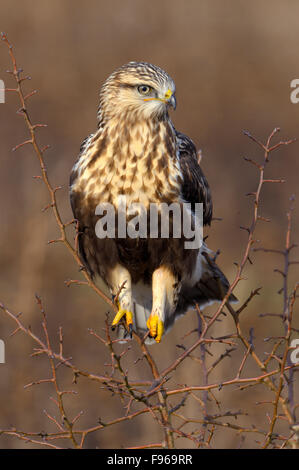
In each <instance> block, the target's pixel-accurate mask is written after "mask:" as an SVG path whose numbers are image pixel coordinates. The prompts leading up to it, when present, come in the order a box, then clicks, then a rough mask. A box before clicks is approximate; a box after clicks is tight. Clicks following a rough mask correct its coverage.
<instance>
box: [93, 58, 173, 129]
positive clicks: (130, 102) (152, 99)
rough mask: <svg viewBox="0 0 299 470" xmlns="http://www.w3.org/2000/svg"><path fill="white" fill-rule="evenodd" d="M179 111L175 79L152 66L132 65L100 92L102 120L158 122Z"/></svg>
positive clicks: (127, 65) (143, 63)
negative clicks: (157, 119)
mask: <svg viewBox="0 0 299 470" xmlns="http://www.w3.org/2000/svg"><path fill="white" fill-rule="evenodd" d="M169 106H172V107H173V108H174V109H175V107H176V99H175V84H174V81H173V80H172V78H171V77H170V76H169V75H168V74H167V73H166V72H164V70H162V69H160V67H157V66H155V65H152V64H148V63H146V62H129V63H128V64H126V65H123V66H122V67H120V68H119V69H118V70H116V71H115V72H114V73H112V75H110V77H109V78H108V79H107V80H106V82H105V83H104V85H103V87H102V89H101V92H100V108H99V119H100V120H101V121H103V122H105V121H107V120H109V119H113V118H120V117H122V118H123V117H125V118H126V120H127V119H133V120H135V119H142V118H144V119H149V118H154V117H157V118H159V119H161V118H163V116H165V117H166V116H167V112H168V107H169Z"/></svg>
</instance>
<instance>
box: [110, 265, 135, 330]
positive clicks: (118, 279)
mask: <svg viewBox="0 0 299 470" xmlns="http://www.w3.org/2000/svg"><path fill="white" fill-rule="evenodd" d="M109 284H110V286H111V288H112V294H113V296H114V297H115V301H116V305H117V308H118V312H117V314H116V315H115V317H114V319H113V321H112V327H114V326H116V325H117V324H118V323H119V322H120V320H121V319H122V318H123V317H125V319H126V325H127V327H128V328H129V331H130V332H132V329H133V313H132V305H133V304H132V286H131V276H130V273H129V271H128V270H127V269H126V268H124V267H123V266H121V265H120V264H117V265H116V266H115V267H114V268H113V270H111V271H110V272H109Z"/></svg>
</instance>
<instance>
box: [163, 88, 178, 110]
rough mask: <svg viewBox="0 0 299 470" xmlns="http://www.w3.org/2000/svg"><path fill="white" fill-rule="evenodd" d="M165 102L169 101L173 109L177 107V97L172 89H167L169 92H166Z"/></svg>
mask: <svg viewBox="0 0 299 470" xmlns="http://www.w3.org/2000/svg"><path fill="white" fill-rule="evenodd" d="M165 103H167V104H168V105H169V106H172V107H173V109H175V108H176V98H175V95H174V93H172V91H171V90H167V92H166V93H165Z"/></svg>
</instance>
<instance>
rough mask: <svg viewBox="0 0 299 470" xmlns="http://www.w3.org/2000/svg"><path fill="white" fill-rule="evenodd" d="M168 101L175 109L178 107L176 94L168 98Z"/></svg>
mask: <svg viewBox="0 0 299 470" xmlns="http://www.w3.org/2000/svg"><path fill="white" fill-rule="evenodd" d="M168 103H169V104H170V106H172V107H173V109H174V110H175V109H176V97H175V95H172V96H171V98H170V99H169V100H168Z"/></svg>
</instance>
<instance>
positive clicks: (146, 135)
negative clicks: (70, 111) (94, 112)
mask: <svg viewBox="0 0 299 470" xmlns="http://www.w3.org/2000/svg"><path fill="white" fill-rule="evenodd" d="M170 107H173V108H174V109H175V107H176V97H175V84H174V81H173V80H172V79H171V77H170V76H169V75H168V74H167V73H166V72H165V71H164V70H162V69H161V68H159V67H157V66H154V65H152V64H149V63H145V62H130V63H128V64H126V65H124V66H122V67H120V68H119V69H118V70H116V71H115V72H114V73H112V75H110V77H109V78H108V79H107V80H106V82H105V83H104V85H103V86H102V88H101V91H100V105H99V110H98V128H97V130H96V131H95V132H94V133H93V134H91V135H90V136H89V137H87V138H86V139H85V140H84V142H83V143H82V146H81V149H80V154H79V158H78V160H77V162H76V164H75V165H74V167H73V170H72V173H71V178H70V198H71V205H72V209H73V212H74V217H75V218H76V219H77V220H78V222H79V233H80V235H79V249H80V254H81V258H82V262H83V263H84V265H85V267H86V269H87V270H88V271H89V273H90V274H91V275H92V276H95V275H99V276H100V277H101V278H102V279H103V280H104V281H105V283H106V284H107V285H108V286H109V288H110V291H111V294H112V295H113V296H114V297H116V302H117V306H118V313H117V314H116V316H115V318H114V320H113V322H112V326H116V325H118V324H119V323H121V319H123V318H124V319H125V323H126V326H127V328H123V329H122V334H123V336H124V337H126V336H127V335H128V333H129V332H130V331H132V329H134V330H135V331H136V332H138V333H141V334H144V333H145V332H146V331H147V329H148V330H149V337H148V338H147V341H148V342H150V341H153V339H155V341H156V342H160V341H161V337H162V335H163V332H165V331H167V330H168V329H169V328H170V327H171V326H172V325H173V323H174V321H175V320H176V319H177V318H178V317H179V316H181V315H183V314H185V313H186V312H187V310H188V309H190V308H191V307H194V306H195V304H197V305H198V306H200V307H203V306H205V305H208V304H210V303H212V302H214V301H221V300H222V299H223V297H224V295H225V294H226V292H227V289H228V287H229V283H228V281H227V279H226V277H225V276H224V274H223V273H222V272H221V270H220V269H219V268H218V266H217V265H216V264H215V262H214V261H213V259H212V258H211V256H210V250H208V248H207V247H206V245H205V244H202V245H201V246H200V247H198V248H196V249H194V248H192V249H188V248H186V247H185V244H184V243H185V241H186V239H185V238H184V237H183V236H182V237H180V238H176V237H175V236H174V234H173V232H170V237H169V238H163V237H162V236H161V232H159V233H158V236H157V237H156V238H151V237H150V236H146V237H141V236H139V237H137V238H130V237H128V236H127V237H126V238H122V237H120V236H119V233H118V232H117V231H116V234H115V237H114V238H99V237H98V236H97V234H96V230H95V227H96V224H97V221H98V219H99V217H98V215H97V214H96V207H97V206H98V204H103V203H108V204H110V205H112V206H113V207H114V208H115V210H116V212H117V210H118V209H119V207H118V206H119V201H120V199H119V196H123V195H125V197H126V199H127V203H141V204H142V205H143V207H145V210H146V214H147V219H148V220H149V208H150V205H152V204H157V205H158V207H160V205H161V203H166V204H168V205H170V204H173V203H177V204H179V205H182V204H185V203H189V208H190V216H191V218H192V220H193V224H195V223H196V219H195V203H202V204H203V224H204V225H205V224H210V223H211V219H212V200H211V194H210V189H209V185H208V183H207V180H206V178H205V176H204V174H203V172H202V170H201V168H200V166H199V163H198V159H197V151H196V148H195V145H194V143H193V142H192V140H191V139H190V138H189V137H187V136H185V135H184V134H182V133H180V132H178V131H176V129H175V128H174V126H173V124H172V122H171V120H170V117H169V108H170ZM126 217H127V220H128V221H129V219H130V217H129V216H128V215H126ZM159 217H160V218H161V212H159ZM229 300H230V301H235V300H236V298H235V297H234V296H233V295H231V296H230V299H229Z"/></svg>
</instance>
